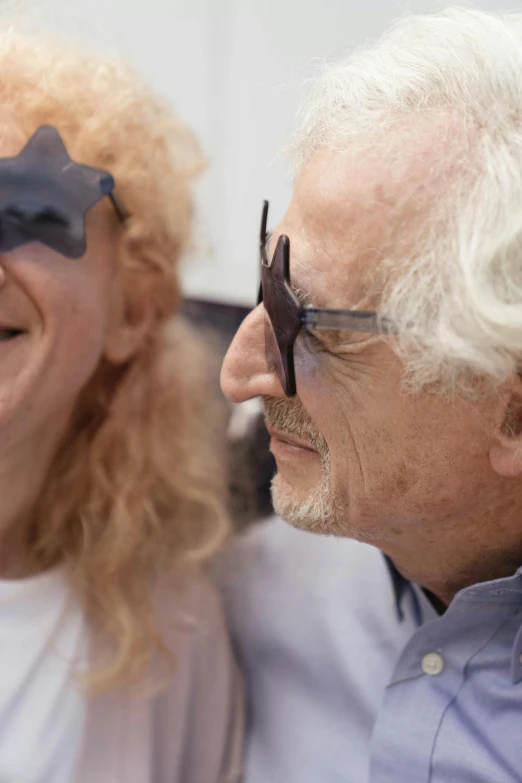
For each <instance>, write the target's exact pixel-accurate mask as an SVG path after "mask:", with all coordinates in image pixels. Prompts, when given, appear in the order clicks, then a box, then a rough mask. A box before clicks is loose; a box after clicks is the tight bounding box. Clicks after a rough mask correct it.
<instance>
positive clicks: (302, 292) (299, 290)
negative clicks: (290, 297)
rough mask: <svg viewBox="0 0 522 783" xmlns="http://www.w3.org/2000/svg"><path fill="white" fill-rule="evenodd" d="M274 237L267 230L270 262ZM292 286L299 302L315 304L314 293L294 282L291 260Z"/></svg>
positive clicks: (266, 240)
mask: <svg viewBox="0 0 522 783" xmlns="http://www.w3.org/2000/svg"><path fill="white" fill-rule="evenodd" d="M273 238H274V233H273V232H272V231H270V232H267V235H266V238H265V255H266V258H267V259H268V263H269V264H270V263H271V262H272V256H271V255H270V246H271V241H272V239H273ZM290 288H291V289H292V293H293V294H295V296H296V297H297V298H298V300H299V303H300V304H301V305H302V306H303V307H305V306H306V305H313V304H314V302H313V297H312V295H311V294H310V293H309V292H308V291H306V289H304V288H303V287H302V286H300V285H299V284H297V283H294V280H293V274H292V264H291V262H290Z"/></svg>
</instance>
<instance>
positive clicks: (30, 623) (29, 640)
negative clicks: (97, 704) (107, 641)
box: [0, 568, 87, 783]
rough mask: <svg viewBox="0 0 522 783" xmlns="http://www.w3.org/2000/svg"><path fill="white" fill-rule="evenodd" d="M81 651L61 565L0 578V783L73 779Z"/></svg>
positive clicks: (81, 635) (81, 704)
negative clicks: (29, 575) (25, 575)
mask: <svg viewBox="0 0 522 783" xmlns="http://www.w3.org/2000/svg"><path fill="white" fill-rule="evenodd" d="M86 649H87V646H86V643H85V623H84V619H83V613H82V611H81V609H80V607H79V605H78V604H77V603H75V602H74V601H72V600H71V591H70V589H69V587H68V584H67V577H66V572H65V569H63V568H57V569H53V570H52V571H48V572H46V573H43V574H40V575H38V576H36V577H32V578H29V579H21V580H12V581H10V580H0V783H71V781H74V779H75V769H76V764H77V763H78V758H79V754H80V749H81V743H82V737H83V732H84V723H85V699H84V697H83V695H82V690H81V685H80V683H79V682H78V677H77V675H78V673H79V672H80V671H81V667H82V663H83V661H84V657H85V654H86Z"/></svg>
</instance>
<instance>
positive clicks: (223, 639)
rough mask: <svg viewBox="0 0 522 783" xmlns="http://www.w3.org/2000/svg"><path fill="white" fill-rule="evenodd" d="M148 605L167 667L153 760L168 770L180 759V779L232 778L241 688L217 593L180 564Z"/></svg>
mask: <svg viewBox="0 0 522 783" xmlns="http://www.w3.org/2000/svg"><path fill="white" fill-rule="evenodd" d="M155 600H156V604H157V606H158V610H159V630H160V632H161V633H162V636H163V639H164V642H165V644H166V645H167V648H168V651H169V652H170V653H171V654H172V660H173V664H174V676H173V677H172V679H171V681H170V684H168V685H167V687H166V688H164V689H163V690H162V691H161V692H160V693H159V694H158V697H157V700H156V709H157V710H158V715H157V718H158V719H157V720H156V721H155V725H156V743H157V747H158V748H161V749H162V750H161V754H160V755H161V761H160V763H162V764H163V765H165V767H164V768H165V769H168V770H169V771H170V770H172V769H174V768H176V767H177V766H178V765H179V764H180V759H183V769H184V772H183V780H184V781H185V780H186V781H194V782H195V783H196V782H197V783H199V781H202V780H205V781H207V780H208V781H216V782H218V781H219V783H221V782H223V783H225V781H226V783H229V782H230V783H232V782H233V781H239V778H240V771H241V756H242V742H243V691H242V683H241V678H240V675H239V672H238V669H237V666H236V662H235V659H234V656H233V653H232V649H231V646H230V641H229V636H228V629H227V626H226V623H225V615H224V611H223V608H222V605H221V599H220V596H219V594H218V592H217V590H216V588H215V587H214V585H213V584H212V582H211V580H210V578H209V576H208V575H207V573H206V570H205V569H204V568H200V567H196V566H187V567H186V568H184V569H183V570H179V571H178V573H177V574H176V575H175V577H171V578H169V579H164V580H162V581H161V583H158V585H157V588H156V595H155ZM174 727H176V729H175V728H174ZM162 779H163V778H162ZM165 779H167V776H166V775H165ZM170 779H172V778H170ZM176 779H177V778H176Z"/></svg>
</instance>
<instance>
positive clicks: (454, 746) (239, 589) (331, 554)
mask: <svg viewBox="0 0 522 783" xmlns="http://www.w3.org/2000/svg"><path fill="white" fill-rule="evenodd" d="M421 556H422V555H421V554H419V557H421ZM220 572H221V581H222V584H223V590H224V594H225V600H226V605H227V609H228V612H229V617H230V622H231V626H232V633H233V636H234V639H235V642H236V645H237V650H238V655H239V658H240V661H241V663H242V665H243V667H244V670H245V674H246V680H247V689H248V695H249V736H248V745H247V761H246V764H247V770H246V777H245V783H341V782H342V783H521V781H522V569H520V570H519V571H518V572H517V574H516V575H514V576H513V577H510V578H508V579H500V580H496V581H494V582H486V583H483V584H477V585H474V586H472V587H469V588H467V589H465V590H462V591H461V592H460V593H458V594H457V596H456V597H455V599H454V600H453V602H452V604H451V605H450V607H449V608H448V610H447V611H446V612H445V613H444V614H443V615H442V616H439V615H438V614H437V613H436V611H435V610H434V608H433V607H432V605H431V603H430V602H429V601H428V599H427V598H426V596H425V594H424V593H423V591H422V590H420V589H419V588H418V587H417V586H416V585H412V584H411V583H409V582H406V581H405V580H403V579H402V578H401V577H400V576H399V575H398V574H397V572H395V573H394V574H393V573H391V572H390V569H389V567H388V565H387V563H386V561H385V559H384V558H383V556H382V554H381V553H380V552H379V551H378V550H376V549H374V548H373V547H370V546H367V545H365V544H360V543H357V542H355V541H350V540H348V539H333V538H322V537H318V536H314V535H311V534H308V533H303V532H301V531H298V530H295V529H293V528H292V527H290V526H289V525H286V524H285V523H284V522H281V521H280V520H278V519H273V520H270V521H268V522H266V523H263V524H261V525H259V526H258V527H256V528H253V529H252V530H250V531H249V532H248V533H247V534H246V535H244V536H242V538H241V539H240V540H239V541H238V542H237V544H236V545H235V546H234V548H233V549H232V551H231V552H230V553H229V555H228V556H227V560H226V561H225V563H224V564H223V566H222V568H221V569H220Z"/></svg>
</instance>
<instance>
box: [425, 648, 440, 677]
mask: <svg viewBox="0 0 522 783" xmlns="http://www.w3.org/2000/svg"><path fill="white" fill-rule="evenodd" d="M421 667H422V671H423V672H424V674H429V675H430V677H433V676H434V675H436V674H440V673H441V671H442V670H443V668H444V658H443V657H442V655H439V654H438V653H428V654H427V655H425V656H424V658H423V659H422V663H421Z"/></svg>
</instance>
